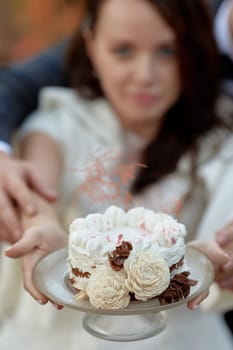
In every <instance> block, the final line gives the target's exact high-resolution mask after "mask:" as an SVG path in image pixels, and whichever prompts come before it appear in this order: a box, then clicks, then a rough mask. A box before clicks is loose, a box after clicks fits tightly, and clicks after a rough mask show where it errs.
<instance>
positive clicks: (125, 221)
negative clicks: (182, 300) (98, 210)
mask: <svg viewBox="0 0 233 350" xmlns="http://www.w3.org/2000/svg"><path fill="white" fill-rule="evenodd" d="M185 235H186V229H185V227H184V225H182V224H181V223H179V222H178V221H177V220H175V219H174V218H172V217H171V216H170V215H167V214H163V213H154V212H153V211H152V210H148V209H145V208H143V207H136V208H133V209H131V210H129V211H128V212H127V213H125V212H124V211H123V210H122V209H121V208H118V207H115V206H112V207H109V208H108V209H107V210H106V212H105V213H104V214H90V215H88V216H87V217H86V218H81V219H76V220H74V222H73V223H72V224H71V225H70V236H69V255H68V266H69V269H70V277H71V278H72V279H73V281H74V284H73V285H74V287H75V288H77V289H80V290H82V291H84V292H86V289H87V287H88V283H89V281H90V276H92V275H93V274H95V273H96V268H99V267H101V268H104V269H105V270H112V268H111V266H110V262H109V254H110V253H112V252H113V251H115V249H116V247H118V246H120V245H121V244H122V242H123V241H125V242H129V243H130V244H131V245H132V250H131V251H130V255H129V258H130V260H131V259H133V257H134V256H138V254H140V253H141V252H142V254H145V256H147V255H148V254H149V255H148V256H152V257H153V256H154V257H159V258H161V259H163V261H165V264H166V265H167V269H168V270H169V267H171V266H172V265H174V264H176V263H178V262H179V261H180V260H181V259H182V258H183V257H184V254H185V243H184V237H185ZM143 251H144V253H143ZM129 258H128V259H129ZM152 260H153V259H152ZM155 261H156V259H155ZM126 266H127V264H126ZM72 268H77V269H78V271H79V272H80V275H78V276H77V273H76V274H74V273H72ZM185 268H186V266H185ZM123 270H124V269H123ZM175 271H176V270H173V272H172V274H173V275H174V274H175ZM177 271H178V269H177ZM186 271H187V268H186ZM152 279H153V277H152ZM130 285H133V281H131V282H130ZM164 285H165V286H167V281H166V283H165V284H164ZM158 288H160V287H158ZM161 288H162V289H163V287H161ZM90 290H92V289H91V288H89V293H90ZM158 290H160V289H158ZM140 299H141V300H147V299H148V295H145V296H143V289H142V292H140ZM90 300H93V298H92V297H90Z"/></svg>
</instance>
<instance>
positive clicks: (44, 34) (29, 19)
mask: <svg viewBox="0 0 233 350" xmlns="http://www.w3.org/2000/svg"><path fill="white" fill-rule="evenodd" d="M79 18H80V9H79V1H78V0H39V1H38V0H0V66H4V65H6V64H7V63H10V62H13V61H16V60H20V59H23V58H26V57H30V56H32V55H34V54H36V53H37V52H39V51H41V50H43V49H44V48H46V47H48V46H50V45H51V44H53V43H56V42H58V41H60V40H61V39H62V38H64V37H67V36H69V35H70V34H71V33H72V32H73V31H74V29H75V27H76V26H77V24H78V21H79Z"/></svg>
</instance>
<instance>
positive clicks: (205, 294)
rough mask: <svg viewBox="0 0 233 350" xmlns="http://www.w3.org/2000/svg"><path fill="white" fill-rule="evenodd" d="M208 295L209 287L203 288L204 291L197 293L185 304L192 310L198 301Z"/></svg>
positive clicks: (198, 303)
mask: <svg viewBox="0 0 233 350" xmlns="http://www.w3.org/2000/svg"><path fill="white" fill-rule="evenodd" d="M208 295H209V289H207V290H205V291H204V292H202V293H201V294H199V295H197V296H196V297H195V298H194V299H192V300H190V301H189V302H188V303H187V306H188V308H189V309H190V310H194V309H196V308H197V307H198V306H199V305H200V303H201V302H202V301H203V300H204V299H205V298H207V296H208Z"/></svg>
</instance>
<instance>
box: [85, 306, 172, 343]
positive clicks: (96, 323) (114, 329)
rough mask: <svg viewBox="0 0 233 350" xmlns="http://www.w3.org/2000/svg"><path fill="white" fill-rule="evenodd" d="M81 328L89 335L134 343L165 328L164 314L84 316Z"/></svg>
mask: <svg viewBox="0 0 233 350" xmlns="http://www.w3.org/2000/svg"><path fill="white" fill-rule="evenodd" d="M83 327H84V328H85V330H86V331H87V332H88V333H90V334H91V335H93V336H95V337H97V338H100V339H104V340H111V341H117V342H127V341H135V340H141V339H146V338H150V337H153V336H155V335H157V334H159V333H160V332H161V331H162V330H163V329H164V328H165V327H166V314H165V313H164V312H158V313H151V314H140V315H121V316H119V315H116V316H113V315H102V314H90V313H88V314H86V315H85V316H84V318H83Z"/></svg>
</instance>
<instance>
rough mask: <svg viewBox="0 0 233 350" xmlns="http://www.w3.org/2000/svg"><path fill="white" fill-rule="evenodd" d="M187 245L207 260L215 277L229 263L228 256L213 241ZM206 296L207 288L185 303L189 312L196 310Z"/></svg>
mask: <svg viewBox="0 0 233 350" xmlns="http://www.w3.org/2000/svg"><path fill="white" fill-rule="evenodd" d="M187 245H188V246H189V247H193V248H195V249H197V250H199V251H200V252H202V253H203V254H205V255H206V256H207V257H208V258H209V260H210V261H211V263H212V264H213V266H214V269H215V276H218V273H219V271H220V270H221V268H222V267H223V266H224V265H225V264H227V263H228V261H229V256H228V255H227V254H226V253H225V252H224V251H223V250H222V249H221V248H220V247H219V245H218V244H217V243H216V242H214V241H212V242H201V241H192V242H189V243H188V244H187ZM208 294H209V288H208V289H207V290H205V291H204V292H202V293H200V294H199V295H198V296H196V297H195V298H194V299H192V300H190V301H189V302H188V303H187V306H188V308H189V309H191V310H192V309H195V308H197V307H198V306H199V304H200V303H201V302H202V301H203V300H204V299H205V298H207V296H208Z"/></svg>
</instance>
